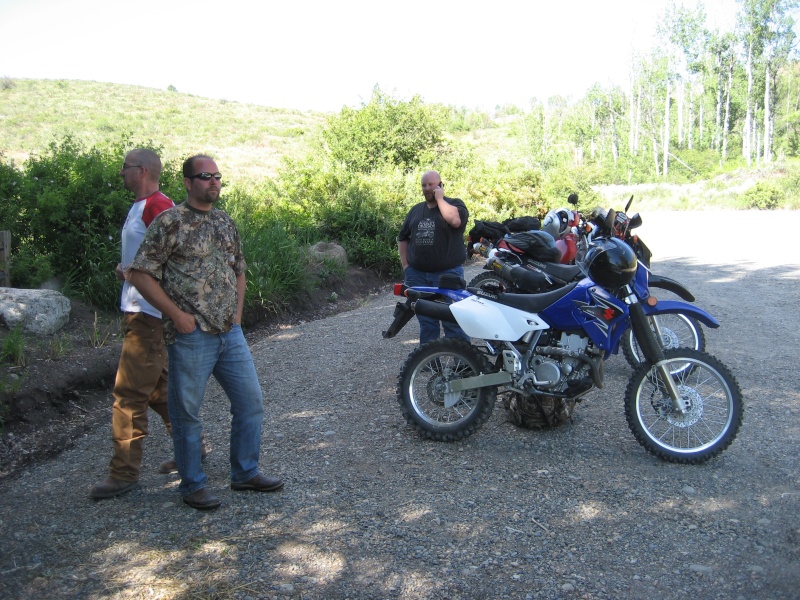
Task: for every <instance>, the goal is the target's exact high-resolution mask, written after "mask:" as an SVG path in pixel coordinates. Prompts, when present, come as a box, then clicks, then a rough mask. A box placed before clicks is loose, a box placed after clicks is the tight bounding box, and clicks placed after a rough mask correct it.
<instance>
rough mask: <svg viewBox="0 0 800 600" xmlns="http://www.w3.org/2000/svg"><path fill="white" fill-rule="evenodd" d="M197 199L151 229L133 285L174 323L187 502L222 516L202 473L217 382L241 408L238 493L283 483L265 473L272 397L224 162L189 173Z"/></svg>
mask: <svg viewBox="0 0 800 600" xmlns="http://www.w3.org/2000/svg"><path fill="white" fill-rule="evenodd" d="M183 177H184V179H183V183H184V186H185V187H186V191H187V198H186V201H185V202H183V203H182V204H180V205H178V206H176V207H175V208H173V209H170V210H167V211H164V212H163V213H161V214H160V215H159V216H158V217H157V218H156V219H155V220H154V221H153V223H152V224H151V225H150V227H149V228H148V230H147V234H146V235H145V239H144V241H143V242H142V245H141V247H140V248H139V251H138V252H137V254H136V258H134V260H133V263H131V265H130V268H129V271H128V278H129V280H130V282H131V283H132V284H133V285H134V286H136V288H137V289H138V290H139V291H140V292H141V294H142V296H144V297H145V299H147V300H148V301H149V302H150V303H151V304H152V305H153V306H155V307H156V308H158V309H159V310H160V311H161V313H162V315H163V319H164V341H165V342H166V344H167V351H168V355H169V364H170V376H169V413H170V419H171V421H172V433H173V445H174V447H175V461H176V463H177V467H178V473H179V474H180V476H181V483H180V486H179V488H178V490H179V492H180V493H181V495H182V496H183V501H184V502H186V503H187V504H188V505H189V506H192V507H193V508H198V509H209V508H217V507H218V506H219V505H220V504H221V503H220V500H219V499H218V498H217V497H216V496H214V495H213V494H212V493H211V492H209V491H208V490H207V489H206V481H207V477H206V475H205V473H204V472H203V466H202V464H201V445H202V432H203V426H202V424H201V422H200V418H199V415H200V406H201V404H202V401H203V396H204V395H205V390H206V385H207V383H208V379H209V377H211V375H212V374H213V375H214V377H215V378H216V379H217V381H218V382H219V384H220V385H221V386H222V389H223V390H225V393H226V394H227V396H228V399H229V400H230V402H231V413H232V415H233V418H232V423H231V457H230V460H231V472H230V475H231V489H233V490H254V491H259V492H271V491H275V490H278V489H280V488H282V487H283V482H282V481H281V480H280V479H277V478H273V477H265V476H264V475H261V474H260V473H259V470H258V457H259V451H260V448H261V423H262V419H263V416H264V408H263V396H262V393H261V385H260V384H259V381H258V376H257V374H256V370H255V365H254V364H253V357H252V355H251V354H250V349H249V348H248V346H247V342H246V341H245V339H244V335H243V333H242V327H241V320H242V309H243V306H244V292H245V275H244V274H245V268H246V264H245V261H244V256H243V254H242V244H241V240H240V239H239V232H238V230H237V229H236V225H235V224H234V222H233V220H232V219H231V218H230V217H229V216H228V215H227V214H226V213H224V212H223V211H221V210H218V209H216V208H214V203H215V202H216V201H217V200H219V194H220V189H221V179H222V175H220V173H219V171H218V170H217V165H216V163H215V162H214V160H213V159H212V158H210V157H208V156H204V155H197V156H193V157H191V158H189V159H187V160H186V162H185V163H184V164H183Z"/></svg>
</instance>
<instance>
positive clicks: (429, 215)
mask: <svg viewBox="0 0 800 600" xmlns="http://www.w3.org/2000/svg"><path fill="white" fill-rule="evenodd" d="M445 201H446V202H447V203H448V204H452V205H453V206H455V207H456V208H457V209H458V214H459V216H460V217H461V226H460V227H459V228H458V229H454V228H453V227H451V226H450V225H448V224H447V222H446V221H445V220H444V218H443V217H442V214H441V213H440V212H439V208H438V207H435V208H429V207H428V205H427V204H426V203H425V202H420V203H419V204H417V205H415V206H413V207H412V208H411V210H410V211H408V215H406V220H405V221H404V222H403V226H402V227H401V228H400V234H399V235H398V236H397V241H398V242H402V241H408V264H409V265H411V266H412V267H413V268H415V269H417V270H418V271H425V272H427V273H435V272H438V271H445V270H447V269H452V268H453V267H457V266H458V265H461V264H463V263H464V261H466V260H467V249H466V246H464V231H466V228H467V219H469V211H468V210H467V207H466V206H465V205H464V203H463V202H462V201H461V200H459V199H458V198H447V197H445Z"/></svg>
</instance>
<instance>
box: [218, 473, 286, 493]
mask: <svg viewBox="0 0 800 600" xmlns="http://www.w3.org/2000/svg"><path fill="white" fill-rule="evenodd" d="M282 487H283V482H282V481H281V480H280V479H278V478H276V477H265V476H264V475H256V476H255V477H253V478H252V479H248V480H247V481H243V482H242V483H232V484H231V489H232V490H236V491H237V492H241V491H243V490H253V491H254V492H275V491H277V490H279V489H281V488H282Z"/></svg>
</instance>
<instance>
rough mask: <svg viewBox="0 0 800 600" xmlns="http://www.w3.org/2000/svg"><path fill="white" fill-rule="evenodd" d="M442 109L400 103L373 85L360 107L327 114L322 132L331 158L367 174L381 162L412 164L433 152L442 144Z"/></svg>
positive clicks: (407, 166)
mask: <svg viewBox="0 0 800 600" xmlns="http://www.w3.org/2000/svg"><path fill="white" fill-rule="evenodd" d="M445 120H446V112H445V109H443V108H442V107H439V106H435V105H434V106H431V105H426V104H424V103H423V101H422V99H421V98H420V97H419V96H414V97H413V98H412V99H411V100H410V101H408V102H404V101H401V100H397V99H395V98H392V97H391V96H389V95H387V94H384V93H383V92H382V91H381V90H380V89H379V88H377V87H376V88H375V89H374V90H373V92H372V97H371V98H370V101H369V103H367V104H364V105H363V106H362V107H361V108H360V109H352V108H349V107H345V108H343V109H342V110H341V112H340V113H339V114H338V115H333V116H331V117H329V119H328V126H327V127H326V128H325V130H324V131H323V133H322V137H323V140H324V142H325V144H326V149H327V152H328V154H329V156H330V159H331V161H332V162H334V163H342V164H343V165H345V166H346V167H347V168H348V169H349V170H353V171H360V172H363V173H369V172H371V171H374V170H376V169H378V168H380V167H382V166H384V165H393V166H398V167H401V168H404V169H413V168H415V167H416V166H417V165H420V164H422V163H424V162H427V161H429V160H430V159H431V158H432V157H434V156H436V155H437V154H438V153H439V152H440V151H441V147H442V146H443V145H444V139H443V136H442V132H443V130H444V124H445Z"/></svg>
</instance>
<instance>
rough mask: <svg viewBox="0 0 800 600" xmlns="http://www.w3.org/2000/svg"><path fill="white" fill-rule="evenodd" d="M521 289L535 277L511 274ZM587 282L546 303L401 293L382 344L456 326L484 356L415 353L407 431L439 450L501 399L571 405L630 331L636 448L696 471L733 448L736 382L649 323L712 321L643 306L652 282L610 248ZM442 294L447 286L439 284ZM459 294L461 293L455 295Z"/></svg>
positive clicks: (615, 244)
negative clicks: (420, 325) (421, 325)
mask: <svg viewBox="0 0 800 600" xmlns="http://www.w3.org/2000/svg"><path fill="white" fill-rule="evenodd" d="M504 268H505V269H506V271H505V272H504V273H503V276H504V278H505V279H507V280H510V281H513V282H514V283H515V284H517V285H518V286H519V287H520V288H522V289H526V288H527V287H528V286H529V285H530V283H531V282H529V281H528V278H529V277H531V274H530V273H531V272H530V271H528V270H527V269H524V268H522V267H518V266H517V267H508V266H504ZM584 268H585V270H586V273H587V277H585V278H583V279H581V280H580V281H577V282H572V283H569V284H567V285H565V286H564V287H562V288H559V289H557V290H554V291H551V292H546V293H541V294H512V293H502V292H500V293H493V292H492V291H491V289H486V288H483V289H478V288H469V289H464V286H463V282H462V285H447V286H446V287H438V288H431V287H414V288H405V286H402V285H398V286H397V287H396V290H395V293H397V294H398V295H403V296H405V297H406V301H405V302H404V303H403V302H399V303H398V304H397V306H396V308H395V314H394V321H393V322H392V324H391V326H390V327H389V329H388V330H387V331H385V332H384V334H383V335H384V337H385V338H391V337H393V336H395V335H396V334H397V333H398V332H399V331H400V330H401V329H402V328H403V326H404V325H405V324H406V323H407V322H408V321H409V320H410V318H411V317H412V316H413V315H414V314H420V315H425V316H430V317H434V318H437V319H439V320H446V321H451V322H455V323H458V325H459V326H460V327H461V328H462V329H463V330H464V331H465V332H466V333H467V334H468V335H469V336H470V337H472V338H473V340H479V341H480V344H479V345H473V344H469V343H467V342H464V341H461V340H455V339H450V338H441V339H438V340H435V341H433V342H429V343H427V344H425V345H423V346H420V347H419V348H417V349H416V350H414V351H413V352H412V353H411V354H410V355H409V357H408V358H407V360H406V361H405V363H404V365H403V367H402V369H401V371H400V375H399V379H398V386H397V399H398V401H399V403H400V406H401V410H402V412H403V415H404V417H405V419H406V421H407V422H408V423H409V424H410V425H411V426H412V427H414V428H415V429H416V430H417V431H419V432H420V433H421V434H422V435H424V436H426V437H428V438H431V439H434V440H440V441H449V440H457V439H461V438H464V437H467V436H469V435H471V434H473V433H475V432H476V431H477V430H478V429H480V428H481V427H482V426H483V424H484V423H485V422H486V421H487V420H488V418H489V416H490V415H491V413H492V410H493V409H494V404H495V400H496V398H497V394H498V390H502V391H503V393H504V394H510V395H511V396H512V398H513V400H515V401H517V402H521V403H524V404H531V403H533V404H537V403H538V404H541V403H542V402H545V403H549V405H550V406H552V405H553V404H554V403H555V405H560V406H561V407H562V408H563V406H564V405H568V404H570V403H572V405H573V406H574V402H575V401H578V400H580V399H581V397H582V396H584V395H585V394H586V393H587V392H589V391H590V390H592V389H594V388H602V387H603V379H604V371H603V363H604V361H605V360H606V359H608V358H609V357H610V356H611V355H612V354H616V353H617V352H618V350H619V345H620V340H621V339H622V336H623V335H625V333H626V332H627V331H629V330H630V329H632V330H633V333H634V336H635V338H636V342H637V343H638V345H639V347H640V348H641V350H642V353H643V355H644V357H645V362H644V364H643V365H642V366H640V367H639V368H638V369H637V370H635V371H634V373H633V375H632V376H631V378H630V380H629V381H628V386H627V389H626V392H625V400H624V402H625V416H626V419H627V422H628V426H629V427H630V429H631V431H632V432H633V434H634V436H635V437H636V439H637V441H638V442H639V443H640V444H641V445H642V446H644V447H645V448H646V449H647V450H648V451H649V452H651V453H653V454H655V455H656V456H658V457H659V458H661V459H664V460H667V461H671V462H680V463H700V462H703V461H706V460H708V459H710V458H711V457H713V456H715V455H717V454H719V453H720V452H722V451H723V450H724V449H725V448H727V447H728V446H729V445H730V444H731V443H732V442H733V440H734V439H735V437H736V435H737V433H738V431H739V428H740V426H741V423H742V419H743V415H744V402H743V399H742V393H741V390H740V389H739V385H738V384H737V382H736V379H735V378H734V376H733V375H732V374H731V372H730V370H729V369H728V368H727V367H726V366H725V365H724V364H723V363H722V362H720V361H719V360H718V359H717V358H715V357H713V356H711V355H710V354H708V353H706V352H702V351H699V350H693V349H687V348H676V349H668V350H664V349H663V348H662V346H661V344H660V343H659V341H658V339H657V338H656V336H655V333H654V332H653V329H652V328H651V327H650V325H649V324H648V317H649V316H652V315H659V314H670V313H675V312H680V313H681V314H686V315H690V316H691V317H693V318H695V319H697V320H699V321H700V322H702V323H704V324H705V325H706V326H708V327H712V328H715V327H718V326H719V323H718V322H717V321H716V319H714V318H713V317H712V316H711V315H709V314H708V313H707V312H705V311H703V310H702V309H700V308H697V307H696V306H693V305H691V304H687V303H685V302H679V301H669V302H658V303H655V304H653V305H651V304H649V303H648V301H647V298H648V295H647V290H646V276H647V275H646V271H645V270H643V268H642V267H641V266H639V265H638V263H637V259H636V255H635V254H634V252H633V250H632V249H631V247H630V246H628V245H627V244H625V243H624V242H622V241H621V240H618V239H609V240H605V241H603V242H602V243H598V244H597V245H596V246H595V247H593V248H592V249H590V250H589V252H588V253H587V255H586V260H585V261H584ZM440 285H441V284H440ZM450 288H456V289H450Z"/></svg>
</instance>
